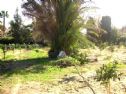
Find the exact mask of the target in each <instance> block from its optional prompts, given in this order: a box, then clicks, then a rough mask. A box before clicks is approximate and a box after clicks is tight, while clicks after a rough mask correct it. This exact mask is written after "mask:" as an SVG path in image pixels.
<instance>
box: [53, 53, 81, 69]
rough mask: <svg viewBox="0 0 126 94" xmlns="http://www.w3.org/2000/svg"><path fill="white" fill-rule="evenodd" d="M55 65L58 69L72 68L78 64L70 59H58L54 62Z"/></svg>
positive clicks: (73, 59) (75, 60)
mask: <svg viewBox="0 0 126 94" xmlns="http://www.w3.org/2000/svg"><path fill="white" fill-rule="evenodd" d="M54 64H55V65H57V66H59V67H60V68H65V67H69V66H74V65H79V64H80V62H79V61H78V60H77V59H75V58H72V57H68V56H67V57H64V58H59V59H58V60H56V61H55V63H54Z"/></svg>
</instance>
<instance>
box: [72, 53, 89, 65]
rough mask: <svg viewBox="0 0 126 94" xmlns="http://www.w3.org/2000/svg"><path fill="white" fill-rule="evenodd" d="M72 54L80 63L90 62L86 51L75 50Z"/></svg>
mask: <svg viewBox="0 0 126 94" xmlns="http://www.w3.org/2000/svg"><path fill="white" fill-rule="evenodd" d="M71 56H72V57H73V58H75V59H77V60H78V61H80V64H86V63H88V62H89V60H88V59H87V54H86V53H79V51H75V52H73V53H72V54H71Z"/></svg>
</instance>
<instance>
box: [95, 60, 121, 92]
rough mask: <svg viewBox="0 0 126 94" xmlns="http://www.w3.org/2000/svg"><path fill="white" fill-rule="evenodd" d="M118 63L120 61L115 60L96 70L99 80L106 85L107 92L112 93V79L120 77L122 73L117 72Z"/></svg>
mask: <svg viewBox="0 0 126 94" xmlns="http://www.w3.org/2000/svg"><path fill="white" fill-rule="evenodd" d="M117 65H118V62H117V61H113V62H110V63H108V64H107V65H103V66H102V67H100V69H98V70H96V79H97V81H101V84H103V85H104V86H105V87H106V89H107V94H111V79H113V80H114V79H117V78H118V79H120V76H121V73H120V74H118V73H117V72H118V71H117Z"/></svg>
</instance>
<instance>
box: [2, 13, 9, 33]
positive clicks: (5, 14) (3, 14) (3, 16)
mask: <svg viewBox="0 0 126 94" xmlns="http://www.w3.org/2000/svg"><path fill="white" fill-rule="evenodd" d="M6 17H8V11H1V12H0V18H3V32H4V35H5V19H6Z"/></svg>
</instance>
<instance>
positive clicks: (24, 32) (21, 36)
mask: <svg viewBox="0 0 126 94" xmlns="http://www.w3.org/2000/svg"><path fill="white" fill-rule="evenodd" d="M29 27H30V26H24V25H23V23H22V19H21V17H20V15H19V14H18V9H17V10H16V14H15V15H14V20H13V21H11V22H10V33H11V36H12V37H13V38H14V40H15V42H16V43H24V42H29V41H30V39H31V32H32V31H31V30H30V29H29Z"/></svg>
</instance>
